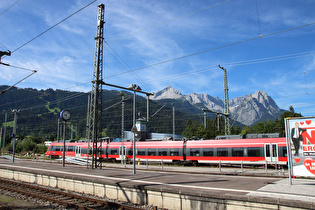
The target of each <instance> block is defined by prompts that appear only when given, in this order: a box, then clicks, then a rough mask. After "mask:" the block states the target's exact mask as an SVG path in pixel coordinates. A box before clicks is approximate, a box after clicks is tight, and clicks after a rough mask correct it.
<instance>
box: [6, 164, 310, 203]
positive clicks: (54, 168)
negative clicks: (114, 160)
mask: <svg viewBox="0 0 315 210" xmlns="http://www.w3.org/2000/svg"><path fill="white" fill-rule="evenodd" d="M120 167H121V168H120ZM155 167H160V166H155ZM140 169H146V166H137V171H136V172H137V173H136V174H132V172H133V171H132V169H131V166H127V167H126V168H124V166H122V165H120V164H105V165H104V166H103V168H102V169H87V167H86V166H77V165H66V167H62V165H61V164H60V163H53V162H44V161H25V160H16V161H15V162H14V163H12V162H11V161H10V160H6V159H0V176H1V177H4V178H9V179H16V180H21V181H25V182H30V183H36V184H40V185H45V186H50V187H55V188H60V189H64V190H70V191H76V192H81V193H86V194H91V195H96V196H99V197H107V198H110V199H115V200H121V201H127V202H132V203H138V204H148V205H154V206H157V207H159V208H166V209H240V208H241V209H315V190H314V187H315V180H313V179H294V180H293V183H292V185H290V184H289V180H288V178H283V177H279V178H278V177H275V178H274V177H266V176H265V177H261V176H233V175H223V174H215V173H214V172H211V170H213V171H216V172H217V171H218V169H216V168H200V167H198V168H196V167H163V171H161V170H157V169H154V167H151V166H150V169H151V170H150V171H147V170H140ZM222 170H226V169H222ZM231 170H234V171H235V169H231ZM189 171H192V172H194V174H191V173H188V172H189ZM263 171H264V170H263ZM259 172H261V171H259ZM274 172H275V171H274ZM261 173H263V172H261ZM227 174H231V171H230V172H228V173H227Z"/></svg>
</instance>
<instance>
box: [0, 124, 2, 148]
mask: <svg viewBox="0 0 315 210" xmlns="http://www.w3.org/2000/svg"><path fill="white" fill-rule="evenodd" d="M1 145H2V128H1V131H0V148H1Z"/></svg>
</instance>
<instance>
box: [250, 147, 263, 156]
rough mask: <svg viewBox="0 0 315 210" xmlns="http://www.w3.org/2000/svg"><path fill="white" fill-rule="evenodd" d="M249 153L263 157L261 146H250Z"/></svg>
mask: <svg viewBox="0 0 315 210" xmlns="http://www.w3.org/2000/svg"><path fill="white" fill-rule="evenodd" d="M247 155H248V157H262V156H261V153H260V147H248V149H247Z"/></svg>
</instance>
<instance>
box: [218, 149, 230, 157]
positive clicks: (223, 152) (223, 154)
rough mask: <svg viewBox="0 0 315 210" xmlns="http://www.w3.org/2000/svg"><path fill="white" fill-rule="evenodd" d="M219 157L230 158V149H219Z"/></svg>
mask: <svg viewBox="0 0 315 210" xmlns="http://www.w3.org/2000/svg"><path fill="white" fill-rule="evenodd" d="M217 155H218V156H224V157H226V156H229V153H228V148H218V149H217Z"/></svg>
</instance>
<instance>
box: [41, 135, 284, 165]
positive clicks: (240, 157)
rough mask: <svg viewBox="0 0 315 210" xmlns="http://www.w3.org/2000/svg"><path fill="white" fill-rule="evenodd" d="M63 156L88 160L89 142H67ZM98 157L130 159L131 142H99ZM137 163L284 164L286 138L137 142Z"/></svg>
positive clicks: (56, 150)
mask: <svg viewBox="0 0 315 210" xmlns="http://www.w3.org/2000/svg"><path fill="white" fill-rule="evenodd" d="M65 145H66V152H65V156H66V157H67V156H70V157H80V158H87V157H91V147H92V144H91V145H90V148H89V147H88V142H69V143H66V144H65ZM62 153H63V143H62V142H53V143H51V144H50V146H49V148H48V150H47V152H46V155H47V156H50V157H55V158H59V157H61V156H62ZM98 155H99V157H100V158H102V159H104V160H107V161H119V160H128V159H129V160H132V159H133V142H132V141H124V142H102V143H101V144H99V152H98ZM135 158H136V160H137V161H161V160H163V162H178V163H195V164H198V163H208V164H214V163H219V162H221V163H222V164H241V163H242V164H251V165H254V164H266V163H268V164H278V165H287V162H288V159H287V146H286V138H252V139H222V140H180V141H173V140H165V141H156V140H151V141H137V142H136V156H135Z"/></svg>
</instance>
